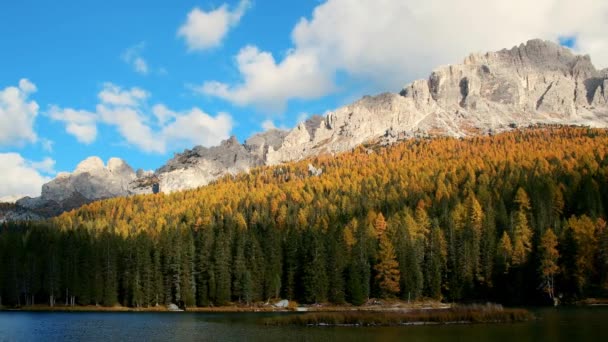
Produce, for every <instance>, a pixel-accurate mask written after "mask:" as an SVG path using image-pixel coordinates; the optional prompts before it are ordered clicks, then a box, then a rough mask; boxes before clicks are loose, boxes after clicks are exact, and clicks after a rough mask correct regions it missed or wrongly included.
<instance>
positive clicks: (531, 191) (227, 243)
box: [0, 127, 608, 307]
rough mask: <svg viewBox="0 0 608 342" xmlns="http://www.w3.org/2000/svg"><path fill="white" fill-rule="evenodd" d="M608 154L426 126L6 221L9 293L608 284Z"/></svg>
mask: <svg viewBox="0 0 608 342" xmlns="http://www.w3.org/2000/svg"><path fill="white" fill-rule="evenodd" d="M607 152H608V131H606V130H596V129H588V128H572V127H543V128H537V129H527V130H523V131H514V132H509V133H503V134H499V135H495V136H484V137H476V138H470V139H454V138H434V139H414V140H409V141H406V142H403V143H401V144H398V145H394V146H391V147H379V146H373V145H370V146H362V147H360V148H357V149H356V150H354V151H352V152H349V153H344V154H341V155H338V156H320V157H317V158H315V159H313V160H309V161H304V162H298V163H292V164H287V165H281V166H276V167H264V168H259V169H255V170H253V171H251V172H250V173H249V174H243V175H239V176H234V177H225V178H223V179H221V180H219V181H216V182H215V183H213V184H211V185H209V186H207V187H203V188H200V189H197V190H192V191H186V192H180V193H174V194H170V195H163V194H157V195H145V196H135V197H129V198H116V199H111V200H106V201H99V202H95V203H92V204H89V205H87V206H85V207H82V208H80V209H78V210H75V211H72V212H69V213H65V214H63V215H61V216H60V217H57V218H54V219H52V220H49V221H47V222H38V223H20V224H18V223H10V224H9V223H6V224H4V225H2V226H0V267H1V269H0V296H1V301H2V302H1V304H4V305H24V304H32V303H47V304H49V303H50V304H59V303H61V304H68V305H86V304H102V305H115V304H122V305H127V306H136V307H142V306H143V307H145V306H151V305H155V304H164V303H170V302H174V303H175V302H181V301H183V302H184V303H185V304H186V305H188V306H193V305H198V306H207V305H222V304H226V303H229V302H240V303H251V302H256V301H262V300H267V299H269V298H274V297H282V298H288V299H292V300H297V301H299V302H305V303H315V302H317V303H318V302H333V303H344V302H349V303H352V304H355V305H358V304H362V303H363V302H365V301H366V300H367V299H368V298H370V297H376V298H390V297H399V298H402V299H406V300H407V299H411V300H417V299H421V298H433V299H441V300H449V301H477V300H484V301H485V300H493V301H499V302H503V303H508V304H514V303H519V304H521V303H542V302H547V303H549V302H551V299H553V298H555V297H562V298H563V300H575V299H580V298H584V297H588V296H605V295H606V294H607V289H608V229H607V227H606V222H605V221H604V218H605V217H606V213H607V212H606V209H607V208H608V155H607ZM308 163H311V164H313V165H314V166H315V167H317V168H320V169H322V170H323V173H322V174H321V175H311V174H310V173H309V171H308Z"/></svg>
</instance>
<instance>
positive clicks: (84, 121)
mask: <svg viewBox="0 0 608 342" xmlns="http://www.w3.org/2000/svg"><path fill="white" fill-rule="evenodd" d="M48 114H49V117H50V118H51V119H53V120H55V121H61V122H63V123H64V124H65V130H66V131H67V132H68V133H69V134H71V135H73V136H74V137H76V139H77V140H78V141H79V142H81V143H84V144H90V143H92V142H93V141H95V139H96V138H97V124H96V121H97V114H95V113H92V112H88V111H86V110H75V109H72V108H59V107H57V106H51V108H50V110H49V113H48Z"/></svg>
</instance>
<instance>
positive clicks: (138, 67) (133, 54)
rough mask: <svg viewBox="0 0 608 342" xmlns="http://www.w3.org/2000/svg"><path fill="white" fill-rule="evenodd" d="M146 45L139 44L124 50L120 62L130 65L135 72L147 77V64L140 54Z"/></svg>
mask: <svg viewBox="0 0 608 342" xmlns="http://www.w3.org/2000/svg"><path fill="white" fill-rule="evenodd" d="M145 46H146V44H145V43H144V42H141V43H139V44H136V45H133V46H131V47H129V48H128V49H126V50H125V51H124V52H123V54H122V56H121V57H122V60H123V61H125V63H127V64H129V65H131V66H132V67H133V70H135V72H137V73H139V74H142V75H147V74H148V72H149V69H148V62H146V60H145V59H144V58H143V57H142V52H143V50H144V48H145Z"/></svg>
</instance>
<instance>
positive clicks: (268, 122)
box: [262, 120, 277, 131]
mask: <svg viewBox="0 0 608 342" xmlns="http://www.w3.org/2000/svg"><path fill="white" fill-rule="evenodd" d="M276 128H277V126H275V125H274V122H273V121H272V120H264V121H263V122H262V129H263V130H265V131H269V130H271V129H276Z"/></svg>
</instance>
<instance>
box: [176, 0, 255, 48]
mask: <svg viewBox="0 0 608 342" xmlns="http://www.w3.org/2000/svg"><path fill="white" fill-rule="evenodd" d="M250 5H251V3H250V1H249V0H241V2H240V3H239V4H238V6H237V7H236V8H234V9H233V10H230V9H229V8H228V5H227V4H223V5H222V6H220V7H219V8H217V9H215V10H211V11H209V12H205V11H203V10H201V9H200V8H198V7H195V8H194V9H193V10H192V11H190V13H188V17H187V18H186V22H185V23H184V24H183V25H182V26H181V27H180V28H179V30H178V31H177V35H178V37H181V38H184V39H185V41H186V45H187V46H188V50H190V51H194V50H206V49H210V48H213V47H216V46H218V45H220V44H221V42H222V40H223V39H224V38H225V37H226V35H227V34H228V31H229V30H230V29H231V28H233V27H234V26H236V25H237V24H238V23H239V21H240V20H241V17H242V16H243V15H244V14H245V12H246V11H247V9H248V8H249V7H250Z"/></svg>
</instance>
